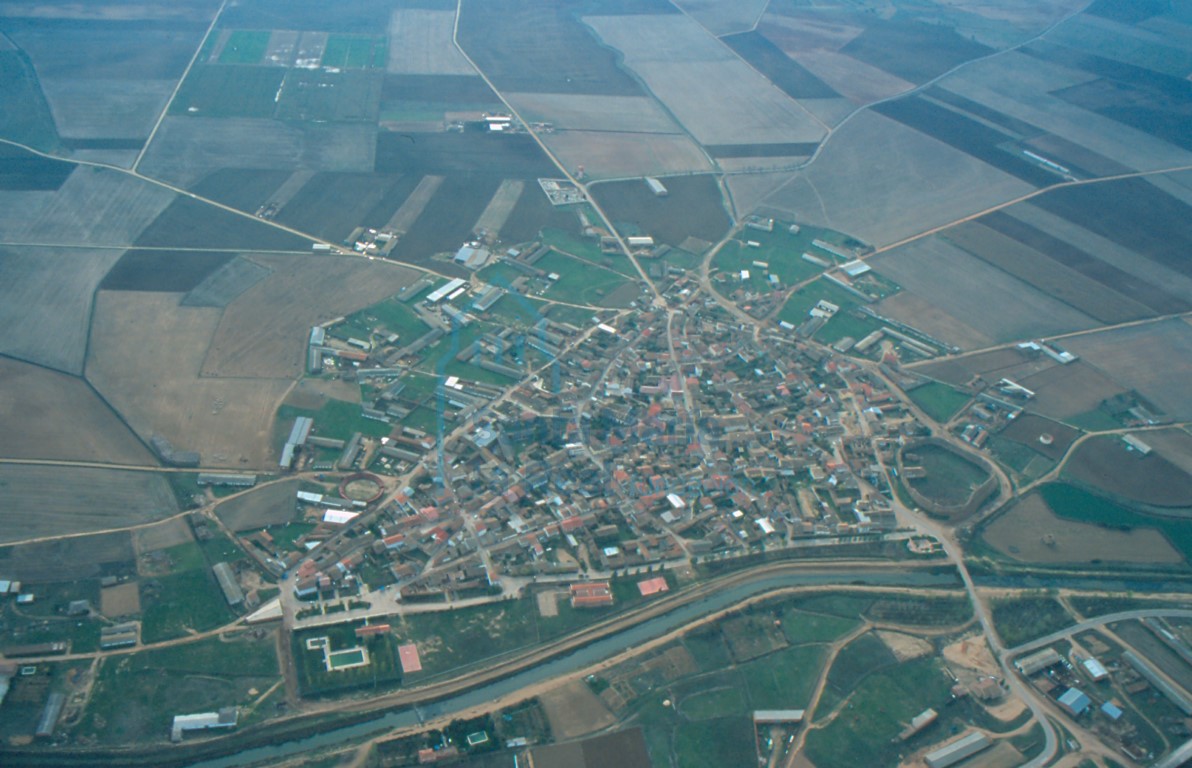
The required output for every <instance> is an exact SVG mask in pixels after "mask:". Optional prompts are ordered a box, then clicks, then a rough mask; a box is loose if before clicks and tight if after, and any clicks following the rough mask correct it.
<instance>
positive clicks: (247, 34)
mask: <svg viewBox="0 0 1192 768" xmlns="http://www.w3.org/2000/svg"><path fill="white" fill-rule="evenodd" d="M270 34H272V33H270V32H269V31H268V30H264V31H256V30H247V29H237V30H234V31H233V32H232V33H231V34H229V35H228V40H227V42H226V43H224V47H223V50H222V51H220V53H219V63H220V64H258V63H260V61H261V59H262V58H264V56H265V51H266V50H267V49H268V48H269V36H270Z"/></svg>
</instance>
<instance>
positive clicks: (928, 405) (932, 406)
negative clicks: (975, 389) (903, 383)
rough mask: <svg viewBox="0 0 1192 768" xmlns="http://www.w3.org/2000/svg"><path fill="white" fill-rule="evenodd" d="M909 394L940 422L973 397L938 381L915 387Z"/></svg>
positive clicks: (950, 416)
mask: <svg viewBox="0 0 1192 768" xmlns="http://www.w3.org/2000/svg"><path fill="white" fill-rule="evenodd" d="M907 396H909V397H910V399H911V401H912V402H914V404H915V405H917V406H919V407H920V408H922V409H923V412H924V413H926V414H927V415H928V416H930V417H931V418H933V419H935V420H936V421H939V422H945V421H947V420H948V419H950V418H952V417H953V416H955V415H956V413H957V412H958V411H959V410H960V409H961V408H963V407H964V405H965V403H967V402H968V401H969V400H971V399H972V398H970V397H969V396H968V395H966V394H965V393H963V392H961V391H960V390H957V389H953V388H952V387H949V386H948V385H947V384H941V383H939V382H938V381H933V382H930V383H928V384H924V385H923V386H921V387H915V388H914V389H912V390H910V391H909V392H907Z"/></svg>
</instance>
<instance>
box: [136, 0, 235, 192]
mask: <svg viewBox="0 0 1192 768" xmlns="http://www.w3.org/2000/svg"><path fill="white" fill-rule="evenodd" d="M227 7H228V0H222V2H221V3H220V4H219V8H217V9H216V10H215V16H213V17H212V18H211V23H210V24H209V25H208V26H207V31H206V32H205V33H204V34H203V39H202V40H200V41H199V47H198V48H195V52H194V55H193V56H191V57H190V61H189V62H187V64H186V69H184V70H183V71H182V76H181V77H179V78H178V82H177V83H176V84H175V85H174V90H173V91H171V92H170V98H169V99H167V100H166V103H165V106H164V107H162V109H161V113H160V114H159V115H158V116H157V122H155V123H154V124H153V130H151V131H149V138H147V139H145V145H144V146H143V147H141V151H140V152H138V153H137V159H136V160H133V162H132V168H131V170H132V172H133V173H134V174H135V173H137V169H138V168H139V167H140V165H141V160H143V159H145V153H146V152H148V151H149V147H150V146H151V145H152V144H153V137H154V136H156V135H157V129H158V128H161V124H162V123H163V122H165V119H166V115H168V114H169V113H170V107H172V106H173V105H174V99H175V98H177V97H178V91H180V90H182V84H183V83H184V82H186V78H187V77H188V76H189V75H190V71H191V70H192V69H194V66H195V62H197V61H198V60H199V54H201V53H202V52H203V49H204V48H205V47H206V46H207V40H208V39H209V38H210V37H211V33H212V32H214V31H215V25H216V24H218V23H219V17H220V16H223V12H224V9H225V8H227Z"/></svg>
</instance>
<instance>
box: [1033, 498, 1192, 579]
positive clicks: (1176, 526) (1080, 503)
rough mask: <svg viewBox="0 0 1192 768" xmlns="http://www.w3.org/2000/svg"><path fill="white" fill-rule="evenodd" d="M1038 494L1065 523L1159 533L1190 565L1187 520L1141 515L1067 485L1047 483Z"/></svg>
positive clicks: (1191, 541)
mask: <svg viewBox="0 0 1192 768" xmlns="http://www.w3.org/2000/svg"><path fill="white" fill-rule="evenodd" d="M1039 494H1040V495H1041V496H1042V497H1043V501H1045V502H1046V503H1047V506H1048V507H1049V508H1050V509H1051V511H1052V512H1054V513H1056V514H1057V515H1059V516H1060V517H1063V518H1066V519H1068V520H1079V521H1081V522H1083V523H1092V524H1094V525H1100V526H1104V527H1106V528H1117V529H1121V530H1132V529H1134V528H1155V529H1158V530H1159V532H1160V533H1162V534H1163V535H1164V536H1165V537H1167V540H1168V541H1169V542H1171V545H1172V546H1173V547H1175V548H1176V549H1177V550H1179V552H1180V554H1182V555H1183V556H1184V559H1185V560H1190V561H1192V524H1189V522H1188V520H1187V519H1186V518H1175V517H1159V516H1152V515H1144V514H1142V513H1141V512H1135V511H1134V510H1132V509H1129V508H1127V507H1124V506H1122V505H1120V504H1118V503H1116V502H1114V501H1111V500H1110V499H1107V498H1105V497H1104V496H1100V495H1098V494H1095V493H1091V492H1089V491H1086V490H1084V489H1083V488H1080V487H1078V486H1075V485H1069V484H1068V483H1046V484H1044V485H1041V486H1039Z"/></svg>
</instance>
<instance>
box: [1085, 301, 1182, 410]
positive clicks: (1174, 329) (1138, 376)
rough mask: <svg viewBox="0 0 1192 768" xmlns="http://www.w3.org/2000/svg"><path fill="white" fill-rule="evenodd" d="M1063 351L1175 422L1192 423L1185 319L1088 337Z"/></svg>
mask: <svg viewBox="0 0 1192 768" xmlns="http://www.w3.org/2000/svg"><path fill="white" fill-rule="evenodd" d="M1065 347H1066V348H1067V349H1069V351H1071V352H1073V353H1074V354H1078V355H1080V356H1081V357H1082V358H1083V359H1084V361H1085V362H1087V363H1088V364H1089V365H1092V366H1094V367H1095V368H1097V369H1098V370H1100V371H1103V372H1104V373H1105V374H1106V375H1107V376H1109V377H1110V378H1112V379H1113V380H1114V381H1117V382H1120V383H1121V384H1123V385H1124V386H1125V387H1126V388H1128V389H1136V390H1138V391H1139V392H1141V393H1142V395H1143V396H1144V397H1146V398H1148V399H1149V400H1151V401H1152V402H1153V403H1154V404H1155V405H1156V406H1158V407H1159V408H1161V409H1163V410H1164V411H1165V412H1166V413H1167V415H1169V416H1171V417H1172V418H1174V419H1176V420H1177V421H1184V420H1187V419H1190V418H1192V386H1189V385H1188V382H1189V378H1190V376H1192V325H1190V324H1189V323H1187V322H1186V321H1185V320H1182V319H1178V318H1175V319H1171V320H1164V321H1162V322H1159V323H1150V324H1147V325H1137V326H1133V327H1129V328H1121V329H1118V330H1112V331H1106V332H1104V333H1094V334H1088V335H1085V336H1080V337H1078V338H1073V339H1070V340H1068V341H1065Z"/></svg>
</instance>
